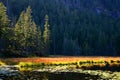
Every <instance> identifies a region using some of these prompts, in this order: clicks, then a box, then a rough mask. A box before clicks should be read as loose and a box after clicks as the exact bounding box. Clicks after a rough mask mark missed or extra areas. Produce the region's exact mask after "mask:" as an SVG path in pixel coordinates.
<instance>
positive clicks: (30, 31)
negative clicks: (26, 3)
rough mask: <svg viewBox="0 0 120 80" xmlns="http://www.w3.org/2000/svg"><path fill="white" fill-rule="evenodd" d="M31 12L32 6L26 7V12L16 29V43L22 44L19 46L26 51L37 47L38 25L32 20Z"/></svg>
mask: <svg viewBox="0 0 120 80" xmlns="http://www.w3.org/2000/svg"><path fill="white" fill-rule="evenodd" d="M31 13H32V11H31V9H30V7H28V8H27V9H26V12H24V11H23V12H22V13H21V15H20V18H19V20H18V22H17V23H16V25H15V29H14V30H15V40H16V43H17V42H18V43H17V44H19V45H20V46H17V48H19V49H20V48H22V49H25V50H26V51H28V50H32V49H35V47H36V36H37V26H36V24H35V22H34V21H33V20H32V16H31Z"/></svg>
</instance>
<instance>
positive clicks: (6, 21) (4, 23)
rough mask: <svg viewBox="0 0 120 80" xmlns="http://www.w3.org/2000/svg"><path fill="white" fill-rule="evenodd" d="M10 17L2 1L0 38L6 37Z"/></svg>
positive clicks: (0, 6)
mask: <svg viewBox="0 0 120 80" xmlns="http://www.w3.org/2000/svg"><path fill="white" fill-rule="evenodd" d="M8 26H9V19H8V16H7V9H6V7H5V6H4V4H3V3H0V38H1V37H4V36H5V34H6V33H7V31H8Z"/></svg>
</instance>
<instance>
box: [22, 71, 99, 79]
mask: <svg viewBox="0 0 120 80" xmlns="http://www.w3.org/2000/svg"><path fill="white" fill-rule="evenodd" d="M24 75H26V76H27V78H29V79H30V80H90V79H91V80H99V79H100V78H99V77H98V76H91V75H87V74H80V73H73V72H61V73H49V72H24Z"/></svg>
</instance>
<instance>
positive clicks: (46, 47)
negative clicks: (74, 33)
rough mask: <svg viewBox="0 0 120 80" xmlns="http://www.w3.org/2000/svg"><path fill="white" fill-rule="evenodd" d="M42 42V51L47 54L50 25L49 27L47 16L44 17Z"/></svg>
mask: <svg viewBox="0 0 120 80" xmlns="http://www.w3.org/2000/svg"><path fill="white" fill-rule="evenodd" d="M43 40H44V51H45V52H48V53H49V49H50V25H49V17H48V15H46V16H45V25H44V32H43Z"/></svg>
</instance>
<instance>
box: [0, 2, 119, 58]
mask: <svg viewBox="0 0 120 80" xmlns="http://www.w3.org/2000/svg"><path fill="white" fill-rule="evenodd" d="M119 4H120V0H0V56H1V57H26V56H47V55H72V56H78V55H79V56H120V6H119Z"/></svg>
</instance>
